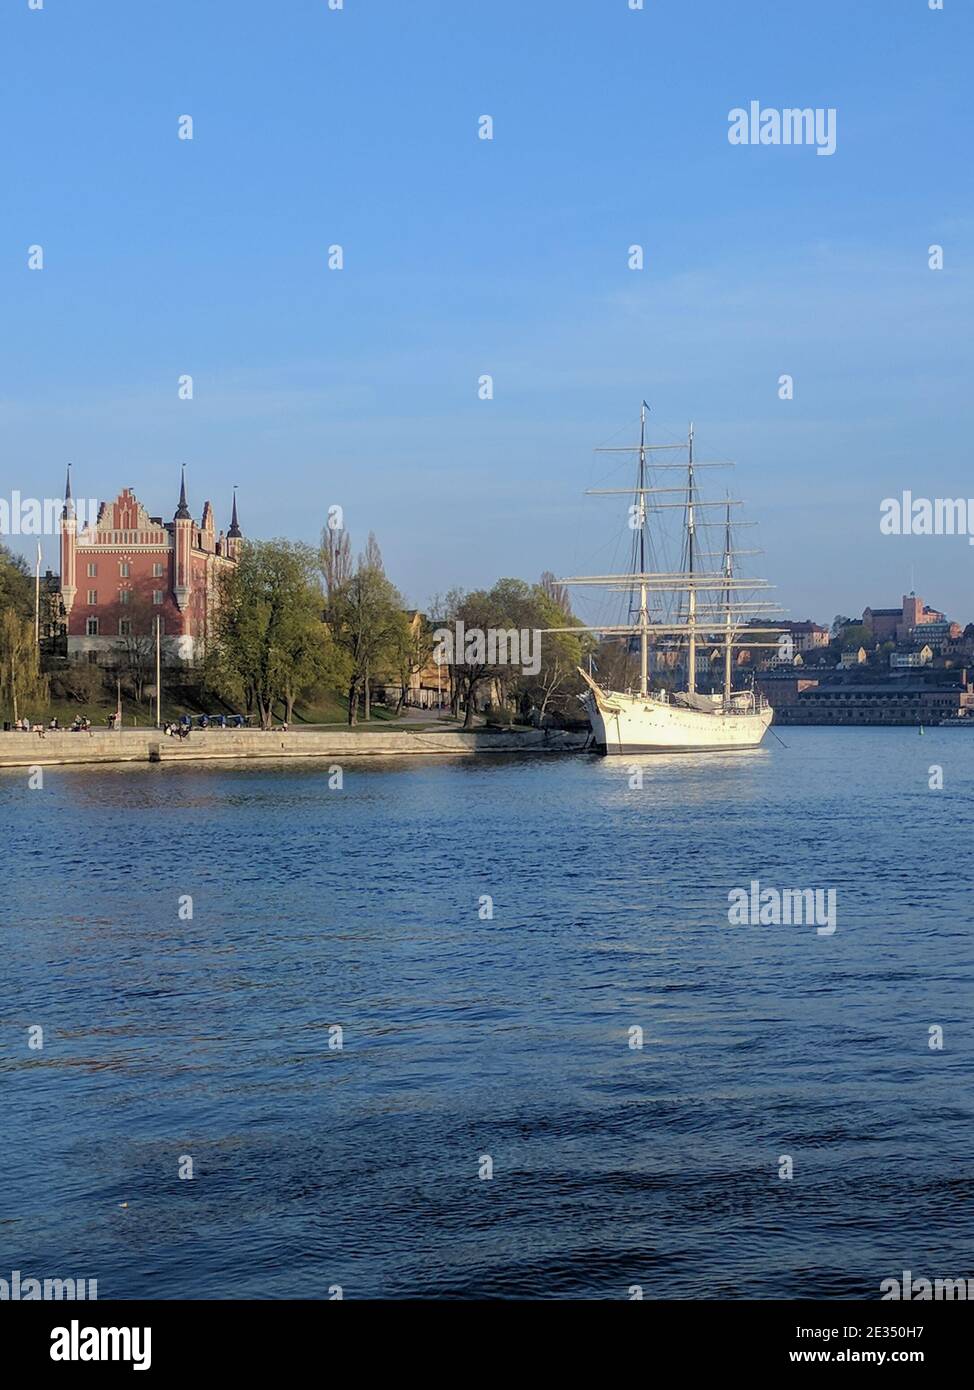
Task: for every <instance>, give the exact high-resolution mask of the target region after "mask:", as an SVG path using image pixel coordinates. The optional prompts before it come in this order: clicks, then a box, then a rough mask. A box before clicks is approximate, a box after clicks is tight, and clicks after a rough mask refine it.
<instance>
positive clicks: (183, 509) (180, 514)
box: [176, 463, 190, 521]
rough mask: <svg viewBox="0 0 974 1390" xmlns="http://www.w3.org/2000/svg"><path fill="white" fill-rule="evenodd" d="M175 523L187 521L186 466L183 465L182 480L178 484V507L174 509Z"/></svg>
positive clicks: (188, 517) (188, 518) (188, 516)
mask: <svg viewBox="0 0 974 1390" xmlns="http://www.w3.org/2000/svg"><path fill="white" fill-rule="evenodd" d="M176 520H177V521H189V520H190V515H189V506H188V504H187V502H186V465H185V463H184V464H183V472H182V478H181V480H180V484H179V506H178V507H177V508H176Z"/></svg>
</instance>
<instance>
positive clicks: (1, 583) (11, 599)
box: [0, 545, 34, 622]
mask: <svg viewBox="0 0 974 1390" xmlns="http://www.w3.org/2000/svg"><path fill="white" fill-rule="evenodd" d="M5 608H12V609H13V611H14V612H15V613H16V614H18V616H19V617H21V618H29V619H30V620H31V621H32V622H33V618H34V580H33V576H32V575H31V572H30V566H29V565H28V563H27V561H26V560H25V559H24V557H23V556H22V555H15V554H14V552H13V551H12V550H10V549H8V547H7V546H5V545H0V611H2V610H3V609H5Z"/></svg>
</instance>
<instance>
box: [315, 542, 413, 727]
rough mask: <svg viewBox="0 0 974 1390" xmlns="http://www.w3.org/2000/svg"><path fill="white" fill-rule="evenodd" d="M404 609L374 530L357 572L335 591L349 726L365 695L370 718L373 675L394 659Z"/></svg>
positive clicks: (333, 615) (333, 613) (335, 632)
mask: <svg viewBox="0 0 974 1390" xmlns="http://www.w3.org/2000/svg"><path fill="white" fill-rule="evenodd" d="M402 608H403V602H402V598H401V596H400V594H399V592H398V590H397V589H396V588H395V586H394V585H393V584H392V583H391V581H390V580H389V579H388V578H387V576H386V572H385V569H384V567H383V564H382V555H381V552H380V550H379V546H378V543H377V542H376V539H375V536H374V535H372V534H371V533H370V534H369V540H368V544H367V546H366V548H365V551H364V552H363V553H362V554H361V555H360V556H359V558H358V564H357V566H356V569H355V573H354V574H353V575H351V577H350V578H349V579H348V580H347V581H346V582H345V584H343V585H342V587H341V588H340V589H338V590H336V592H335V595H334V598H333V600H332V603H331V606H330V610H329V618H328V621H329V626H330V628H331V632H332V636H333V638H334V640H335V643H336V645H337V646H338V647H339V649H340V650H341V652H342V653H343V654H344V657H345V663H346V665H345V669H346V679H347V690H348V722H349V725H354V723H355V722H356V719H357V718H358V704H359V698H360V696H361V697H363V698H364V703H365V717H366V719H368V718H369V717H370V712H371V709H370V689H371V681H372V677H373V676H374V675H375V674H376V672H377V671H379V670H380V669H381V668H382V667H383V666H386V667H388V666H389V665H390V664H392V663H393V662H394V660H395V649H396V642H397V634H400V633H401V623H402V620H403V612H402Z"/></svg>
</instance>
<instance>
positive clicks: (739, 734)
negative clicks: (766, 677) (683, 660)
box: [584, 691, 773, 754]
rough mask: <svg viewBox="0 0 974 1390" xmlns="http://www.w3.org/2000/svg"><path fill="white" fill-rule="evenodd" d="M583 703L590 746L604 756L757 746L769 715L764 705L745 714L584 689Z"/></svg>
mask: <svg viewBox="0 0 974 1390" xmlns="http://www.w3.org/2000/svg"><path fill="white" fill-rule="evenodd" d="M584 704H585V709H586V712H587V714H588V717H589V721H590V723H591V725H592V733H593V735H594V737H595V744H596V747H597V748H599V750H600V751H601V752H603V753H607V754H613V753H615V754H625V753H718V752H721V753H723V752H728V751H730V750H733V749H746V748H757V747H759V746H760V744H761V741H762V740H763V738H764V736H765V734H766V733H767V731H768V727H769V725H770V724H771V720H772V718H773V714H772V711H771V710H770V709H768V708H765V709H760V710H753V711H751V712H749V713H725V712H724V711H723V709H722V708H718V709H715V710H713V711H710V710H699V709H686V708H683V707H682V706H680V705H677V704H672V703H663V702H662V701H658V700H654V699H652V698H646V697H639V696H632V695H628V694H622V693H621V692H615V691H607V692H605V693H604V694H603V693H602V692H601V691H600V692H599V693H598V694H596V693H595V692H593V691H589V692H588V693H587V694H586V696H585V700H584Z"/></svg>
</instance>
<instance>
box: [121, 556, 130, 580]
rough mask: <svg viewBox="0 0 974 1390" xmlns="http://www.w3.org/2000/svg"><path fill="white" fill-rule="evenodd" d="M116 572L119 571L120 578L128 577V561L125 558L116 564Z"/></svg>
mask: <svg viewBox="0 0 974 1390" xmlns="http://www.w3.org/2000/svg"><path fill="white" fill-rule="evenodd" d="M118 573H119V578H121V579H128V577H129V567H128V561H127V560H122V561H121V562H120V564H119V566H118Z"/></svg>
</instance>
